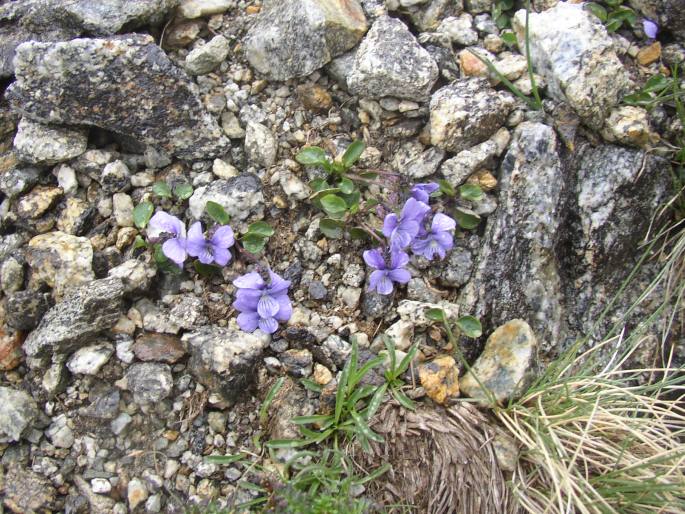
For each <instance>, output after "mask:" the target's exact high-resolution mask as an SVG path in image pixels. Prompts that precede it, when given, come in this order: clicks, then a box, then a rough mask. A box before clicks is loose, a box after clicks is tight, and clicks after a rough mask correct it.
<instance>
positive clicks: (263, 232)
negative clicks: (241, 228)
mask: <svg viewBox="0 0 685 514" xmlns="http://www.w3.org/2000/svg"><path fill="white" fill-rule="evenodd" d="M247 232H248V233H250V234H257V235H258V236H262V237H271V236H273V235H274V229H273V228H271V225H269V224H268V223H266V222H265V221H255V222H254V223H252V224H251V225H250V226H249V227H248V228H247Z"/></svg>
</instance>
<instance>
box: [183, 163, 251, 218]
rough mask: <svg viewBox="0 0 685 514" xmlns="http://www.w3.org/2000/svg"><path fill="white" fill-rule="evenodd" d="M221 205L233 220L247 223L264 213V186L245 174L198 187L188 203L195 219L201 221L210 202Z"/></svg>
mask: <svg viewBox="0 0 685 514" xmlns="http://www.w3.org/2000/svg"><path fill="white" fill-rule="evenodd" d="M210 200H211V201H213V202H216V203H218V204H219V205H221V206H222V207H223V208H224V209H225V210H226V212H227V213H228V215H229V216H231V219H232V220H236V221H241V222H242V221H245V220H247V219H248V218H249V217H251V216H255V217H261V216H262V214H263V212H264V195H263V194H262V184H261V182H260V181H259V178H257V176H256V175H253V174H251V173H245V174H242V175H238V176H237V177H234V178H231V179H229V180H215V181H213V182H212V183H211V184H210V185H208V186H202V187H198V188H197V189H196V190H195V192H194V193H193V196H191V197H190V200H189V201H188V204H189V207H190V213H191V214H192V215H193V218H195V219H200V218H201V217H202V215H203V214H204V210H205V206H206V205H207V202H208V201H210Z"/></svg>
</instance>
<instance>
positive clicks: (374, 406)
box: [364, 383, 388, 421]
mask: <svg viewBox="0 0 685 514" xmlns="http://www.w3.org/2000/svg"><path fill="white" fill-rule="evenodd" d="M387 390H388V384H387V383H386V384H383V385H382V386H380V387H378V388H377V389H376V391H375V392H374V393H373V396H372V397H371V400H369V405H368V406H367V407H366V411H365V412H364V417H365V418H366V419H367V421H369V420H371V418H373V415H374V414H376V412H377V411H378V409H379V407H380V406H381V404H382V403H383V397H384V396H385V392H386V391H387Z"/></svg>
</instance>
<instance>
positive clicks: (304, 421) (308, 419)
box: [290, 414, 330, 425]
mask: <svg viewBox="0 0 685 514" xmlns="http://www.w3.org/2000/svg"><path fill="white" fill-rule="evenodd" d="M329 418H330V416H329V415H328V414H314V415H312V416H295V417H293V418H291V419H290V421H291V422H292V423H295V424H296V425H310V424H312V423H322V422H324V421H328V419H329Z"/></svg>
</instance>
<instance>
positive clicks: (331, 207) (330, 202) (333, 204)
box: [321, 194, 347, 217]
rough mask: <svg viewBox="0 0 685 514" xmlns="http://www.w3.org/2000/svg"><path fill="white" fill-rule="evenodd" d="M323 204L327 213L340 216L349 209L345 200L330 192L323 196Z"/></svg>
mask: <svg viewBox="0 0 685 514" xmlns="http://www.w3.org/2000/svg"><path fill="white" fill-rule="evenodd" d="M321 206H322V207H323V210H324V211H326V213H327V214H329V215H330V216H333V217H339V216H340V215H342V214H344V212H345V211H346V210H347V204H346V203H345V200H343V199H342V198H340V197H339V196H338V195H335V194H328V195H326V196H324V197H323V198H321Z"/></svg>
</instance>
